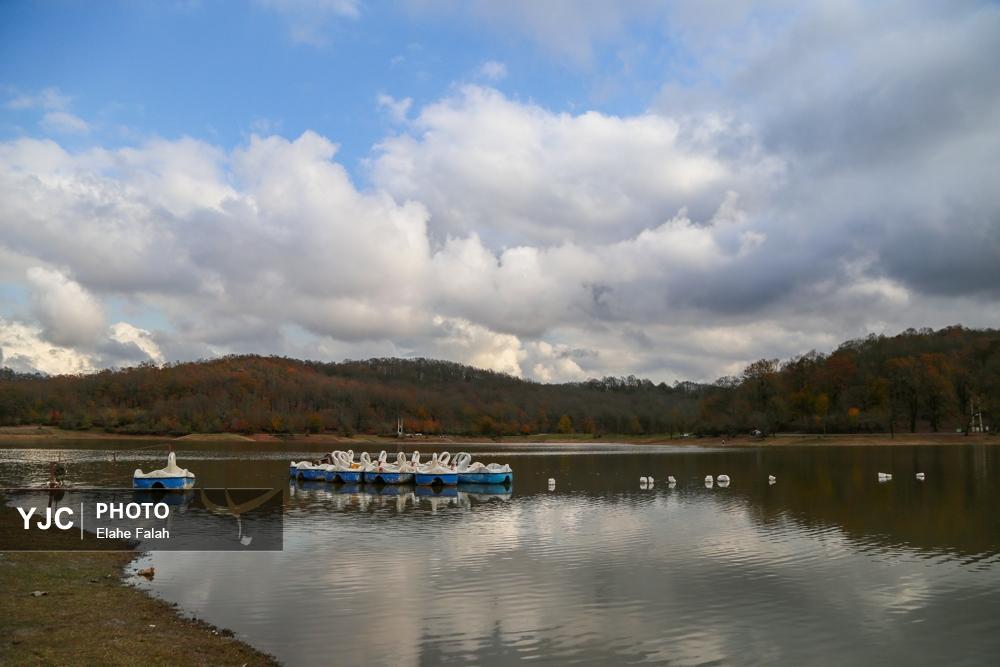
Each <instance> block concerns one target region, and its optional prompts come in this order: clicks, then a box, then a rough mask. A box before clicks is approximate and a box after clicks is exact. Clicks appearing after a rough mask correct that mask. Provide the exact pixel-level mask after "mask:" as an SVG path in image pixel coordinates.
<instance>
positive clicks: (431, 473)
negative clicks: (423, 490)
mask: <svg viewBox="0 0 1000 667" xmlns="http://www.w3.org/2000/svg"><path fill="white" fill-rule="evenodd" d="M419 460H420V459H419V455H418V456H417V461H418V462H419ZM450 461H451V454H449V453H448V452H441V453H440V454H431V461H430V463H427V464H425V465H420V464H419V463H417V465H416V466H415V467H416V472H414V473H413V479H414V481H415V482H416V483H417V486H442V485H443V486H456V485H457V484H458V471H457V470H456V469H455V466H453V465H449V462H450Z"/></svg>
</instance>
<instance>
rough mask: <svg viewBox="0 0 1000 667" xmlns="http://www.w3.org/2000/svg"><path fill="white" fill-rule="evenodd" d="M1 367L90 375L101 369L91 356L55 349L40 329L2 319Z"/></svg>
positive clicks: (65, 349) (22, 370)
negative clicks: (93, 362) (44, 337)
mask: <svg viewBox="0 0 1000 667" xmlns="http://www.w3.org/2000/svg"><path fill="white" fill-rule="evenodd" d="M0 365H3V366H6V367H8V368H11V369H13V370H15V371H18V372H21V373H35V372H42V373H49V374H59V373H89V372H92V371H94V370H97V368H96V367H95V366H94V365H93V364H92V362H91V359H90V357H89V356H88V355H86V354H84V353H81V352H78V351H77V350H75V349H73V348H71V347H63V346H60V345H53V344H52V343H49V342H47V341H46V340H44V339H43V338H42V337H41V332H40V331H39V330H38V328H37V327H32V326H30V325H26V324H23V323H21V322H10V321H7V320H4V319H3V318H0Z"/></svg>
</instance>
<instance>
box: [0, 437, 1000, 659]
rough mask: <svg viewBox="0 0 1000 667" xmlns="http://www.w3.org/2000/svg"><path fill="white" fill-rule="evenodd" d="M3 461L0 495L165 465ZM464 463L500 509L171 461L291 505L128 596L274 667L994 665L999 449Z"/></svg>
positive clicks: (223, 448)
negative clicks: (195, 622) (239, 546)
mask: <svg viewBox="0 0 1000 667" xmlns="http://www.w3.org/2000/svg"><path fill="white" fill-rule="evenodd" d="M18 447H22V448H17V449H10V448H9V449H0V463H2V466H0V485H6V486H11V485H19V484H24V483H40V482H43V481H44V480H45V478H46V475H47V472H46V471H47V468H46V466H45V464H44V461H48V460H50V459H51V458H52V456H53V455H54V454H56V455H61V456H62V458H63V460H65V461H66V462H67V463H68V469H69V477H70V480H71V481H72V482H73V483H75V484H77V485H97V486H120V485H123V484H127V483H128V481H129V478H130V475H131V472H132V470H134V469H135V467H136V466H139V465H141V466H142V467H144V468H149V467H151V466H155V467H159V465H161V461H162V459H163V457H162V454H160V453H158V452H157V453H153V452H149V451H137V452H119V453H118V454H117V460H116V461H112V460H111V450H110V449H109V448H108V447H109V445H107V444H100V443H89V444H85V445H81V446H80V447H79V448H74V447H68V448H67V445H66V444H64V443H59V444H58V445H57V444H52V445H51V447H52V448H53V449H54V448H56V447H60V448H62V449H61V450H60V451H59V452H58V453H56V452H54V451H53V450H52V449H45V448H44V447H41V446H39V447H32V448H30V449H25V448H23V446H18ZM468 449H469V451H472V452H474V453H475V454H476V455H477V458H483V459H485V460H499V461H505V462H508V463H510V464H511V465H512V466H513V468H514V471H515V484H514V487H513V489H512V491H511V492H510V493H509V494H503V493H500V494H465V493H458V494H457V496H455V497H442V496H435V497H417V496H416V495H415V494H413V493H412V489H404V490H403V492H402V493H400V494H399V495H388V494H377V493H364V492H355V493H338V492H337V490H336V489H335V487H333V486H332V485H326V484H323V483H318V484H312V483H310V484H301V483H300V484H297V485H296V484H292V485H289V482H288V479H287V467H286V466H287V461H288V459H290V458H295V455H299V456H302V455H304V452H296V453H294V454H293V453H292V452H289V451H281V450H280V449H279V448H278V447H276V446H271V447H266V448H262V447H261V445H253V446H252V447H247V446H246V445H242V444H240V445H230V444H226V445H213V446H211V447H197V446H189V447H188V448H186V449H185V448H179V449H178V451H179V454H178V456H179V461H180V463H181V465H183V466H185V467H189V468H191V469H192V470H194V471H195V472H196V473H197V474H198V481H199V484H200V485H204V486H223V485H231V486H263V485H266V486H277V485H280V486H282V487H285V488H287V489H288V496H287V510H286V512H287V514H286V520H285V550H284V551H283V552H281V553H264V554H260V553H258V554H232V553H219V554H204V553H197V554H196V553H165V552H163V553H154V554H151V555H149V556H146V557H145V558H144V559H143V560H142V561H141V564H142V566H145V565H147V564H150V563H151V564H153V565H155V567H156V578H155V580H154V581H152V582H150V583H141V584H139V585H142V586H143V587H145V588H148V589H149V590H151V592H152V593H153V594H155V595H157V596H160V597H162V598H165V599H167V600H170V601H173V602H177V603H178V604H179V605H180V606H181V607H182V608H183V609H184V610H186V611H188V612H190V613H193V614H195V615H197V616H199V617H202V618H205V619H206V620H208V621H211V622H213V623H216V624H218V625H221V626H225V627H228V628H231V629H233V630H234V631H235V632H236V633H237V634H238V635H239V636H240V637H241V638H243V639H245V640H247V641H249V642H250V643H252V644H254V645H255V646H257V647H259V648H261V649H263V650H265V651H268V652H270V653H272V654H274V655H276V656H277V657H278V658H280V659H281V660H283V661H285V662H287V663H288V664H292V665H327V664H331V663H338V664H358V663H365V664H375V665H410V664H428V665H433V664H451V663H457V664H466V663H477V664H485V665H492V664H510V663H513V662H517V661H521V660H524V661H528V660H530V661H531V662H533V663H537V664H569V663H585V664H598V665H610V664H625V663H644V662H652V663H669V664H676V665H699V664H732V663H737V664H768V665H772V664H777V663H781V664H799V665H810V664H811V665H828V664H830V665H832V664H837V665H842V664H886V663H892V664H901V663H903V662H904V661H905V662H906V663H907V664H911V665H937V666H939V665H942V664H947V665H957V664H970V665H972V664H976V665H983V664H989V665H994V664H1000V511H998V510H1000V447H989V446H987V447H983V446H979V447H972V446H962V445H958V446H945V447H929V446H927V447H839V448H833V447H830V448H827V447H810V448H774V449H769V450H759V449H738V450H737V449H729V450H704V449H691V448H683V449H682V448H666V447H663V448H652V447H641V448H637V447H631V446H616V445H592V446H573V447H562V446H541V445H530V446H520V447H512V448H507V447H502V448H500V447H496V446H494V447H492V448H490V447H486V448H483V447H469V448H468ZM878 471H886V472H892V473H893V474H894V479H893V481H891V482H888V483H884V484H880V483H879V482H877V480H876V472H878ZM917 471H923V472H925V473H926V474H927V479H926V481H925V482H918V481H916V480H915V479H914V473H916V472H917ZM719 473H726V474H728V475H730V476H731V477H732V484H731V485H730V486H729V487H728V488H719V487H718V486H715V487H714V488H711V489H707V488H705V484H704V482H703V479H704V477H705V475H707V474H719ZM648 474H651V475H653V476H654V477H656V484H655V485H654V487H653V488H652V489H651V490H641V489H640V488H639V481H638V480H639V477H640V475H648ZM768 474H773V475H776V476H777V478H778V482H777V484H775V485H774V486H769V485H768V483H767V475H768ZM667 475H673V476H675V477H676V478H677V480H678V484H677V486H676V487H675V488H669V487H668V486H667V484H666V478H667ZM549 477H554V478H555V479H556V480H557V485H556V488H555V490H554V491H549V490H548V488H547V484H546V480H547V479H548V478H549Z"/></svg>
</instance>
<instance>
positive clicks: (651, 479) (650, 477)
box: [647, 475, 653, 486]
mask: <svg viewBox="0 0 1000 667" xmlns="http://www.w3.org/2000/svg"><path fill="white" fill-rule="evenodd" d="M647 479H648V480H649V485H650V486H652V485H653V476H652V475H650V476H649V477H648V478H647Z"/></svg>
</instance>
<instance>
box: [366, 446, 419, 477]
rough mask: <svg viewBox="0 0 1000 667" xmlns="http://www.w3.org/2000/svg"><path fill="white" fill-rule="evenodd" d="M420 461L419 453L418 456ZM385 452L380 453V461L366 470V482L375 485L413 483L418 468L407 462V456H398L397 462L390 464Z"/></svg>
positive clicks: (401, 453) (400, 453)
mask: <svg viewBox="0 0 1000 667" xmlns="http://www.w3.org/2000/svg"><path fill="white" fill-rule="evenodd" d="M417 457H418V460H419V453H418V454H417ZM387 458H388V455H387V454H386V453H385V450H382V451H381V452H379V455H378V460H377V461H372V462H370V463H369V465H368V466H367V467H366V468H365V481H366V482H370V483H373V484H406V483H407V482H412V481H413V476H414V473H415V472H416V466H415V465H414V464H413V463H411V462H410V461H407V460H406V454H404V453H403V452H399V453H397V454H396V462H395V463H389V462H388V461H387Z"/></svg>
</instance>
